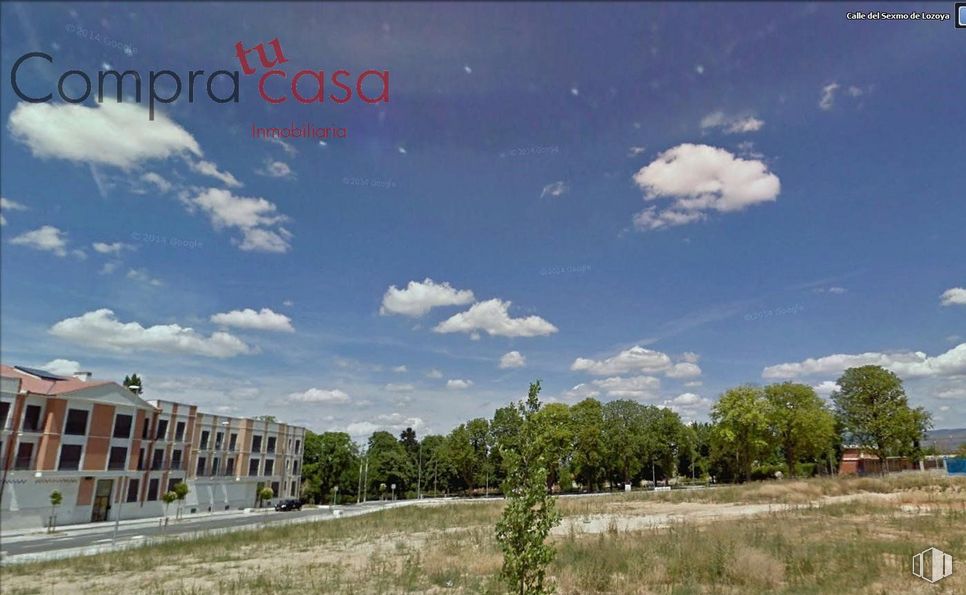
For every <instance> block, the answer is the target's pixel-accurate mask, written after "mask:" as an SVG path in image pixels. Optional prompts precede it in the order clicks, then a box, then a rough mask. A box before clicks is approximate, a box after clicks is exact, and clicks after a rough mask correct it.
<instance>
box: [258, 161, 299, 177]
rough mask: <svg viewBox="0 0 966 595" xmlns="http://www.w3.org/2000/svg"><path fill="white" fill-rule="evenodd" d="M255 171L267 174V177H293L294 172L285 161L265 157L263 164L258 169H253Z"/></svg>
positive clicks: (263, 174)
mask: <svg viewBox="0 0 966 595" xmlns="http://www.w3.org/2000/svg"><path fill="white" fill-rule="evenodd" d="M255 173H257V174H259V175H262V176H268V177H269V178H286V179H294V178H295V172H293V171H292V168H291V167H289V166H288V164H287V163H285V162H284V161H276V160H274V159H266V160H265V164H264V165H263V166H262V167H261V168H260V169H257V170H255Z"/></svg>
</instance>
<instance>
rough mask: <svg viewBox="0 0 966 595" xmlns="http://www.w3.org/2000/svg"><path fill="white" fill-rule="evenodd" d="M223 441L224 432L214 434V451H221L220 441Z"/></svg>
mask: <svg viewBox="0 0 966 595" xmlns="http://www.w3.org/2000/svg"><path fill="white" fill-rule="evenodd" d="M224 439H225V433H224V432H218V433H216V434H215V450H221V441H222V440H224Z"/></svg>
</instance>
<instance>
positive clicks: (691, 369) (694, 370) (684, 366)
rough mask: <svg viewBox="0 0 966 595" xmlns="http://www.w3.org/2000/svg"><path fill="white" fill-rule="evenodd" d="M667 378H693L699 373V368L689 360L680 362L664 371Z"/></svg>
mask: <svg viewBox="0 0 966 595" xmlns="http://www.w3.org/2000/svg"><path fill="white" fill-rule="evenodd" d="M665 373H666V374H667V377H668V378H694V377H696V376H700V375H701V368H700V367H699V366H698V365H697V364H693V363H691V362H680V363H677V364H674V365H673V366H671V368H670V369H669V370H668V371H667V372H665Z"/></svg>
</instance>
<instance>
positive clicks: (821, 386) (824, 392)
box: [812, 380, 839, 398]
mask: <svg viewBox="0 0 966 595" xmlns="http://www.w3.org/2000/svg"><path fill="white" fill-rule="evenodd" d="M812 390H814V391H815V392H816V393H818V394H819V395H821V396H823V397H826V398H828V397H830V396H832V393H834V392H835V391H837V390H839V385H838V384H836V383H835V381H834V380H823V381H822V382H819V383H818V384H815V385H812Z"/></svg>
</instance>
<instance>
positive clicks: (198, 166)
mask: <svg viewBox="0 0 966 595" xmlns="http://www.w3.org/2000/svg"><path fill="white" fill-rule="evenodd" d="M188 166H189V167H190V168H191V169H192V170H193V171H195V172H197V173H199V174H201V175H204V176H209V177H212V178H215V179H216V180H219V181H220V182H221V183H222V184H224V185H225V186H228V187H230V188H240V187H241V186H242V185H243V184H242V183H241V182H239V181H238V178H236V177H235V176H233V175H231V174H230V173H229V172H226V171H221V170H219V169H218V166H217V165H215V164H214V163H212V162H210V161H205V160H204V159H202V160H200V161H191V160H189V161H188Z"/></svg>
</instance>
